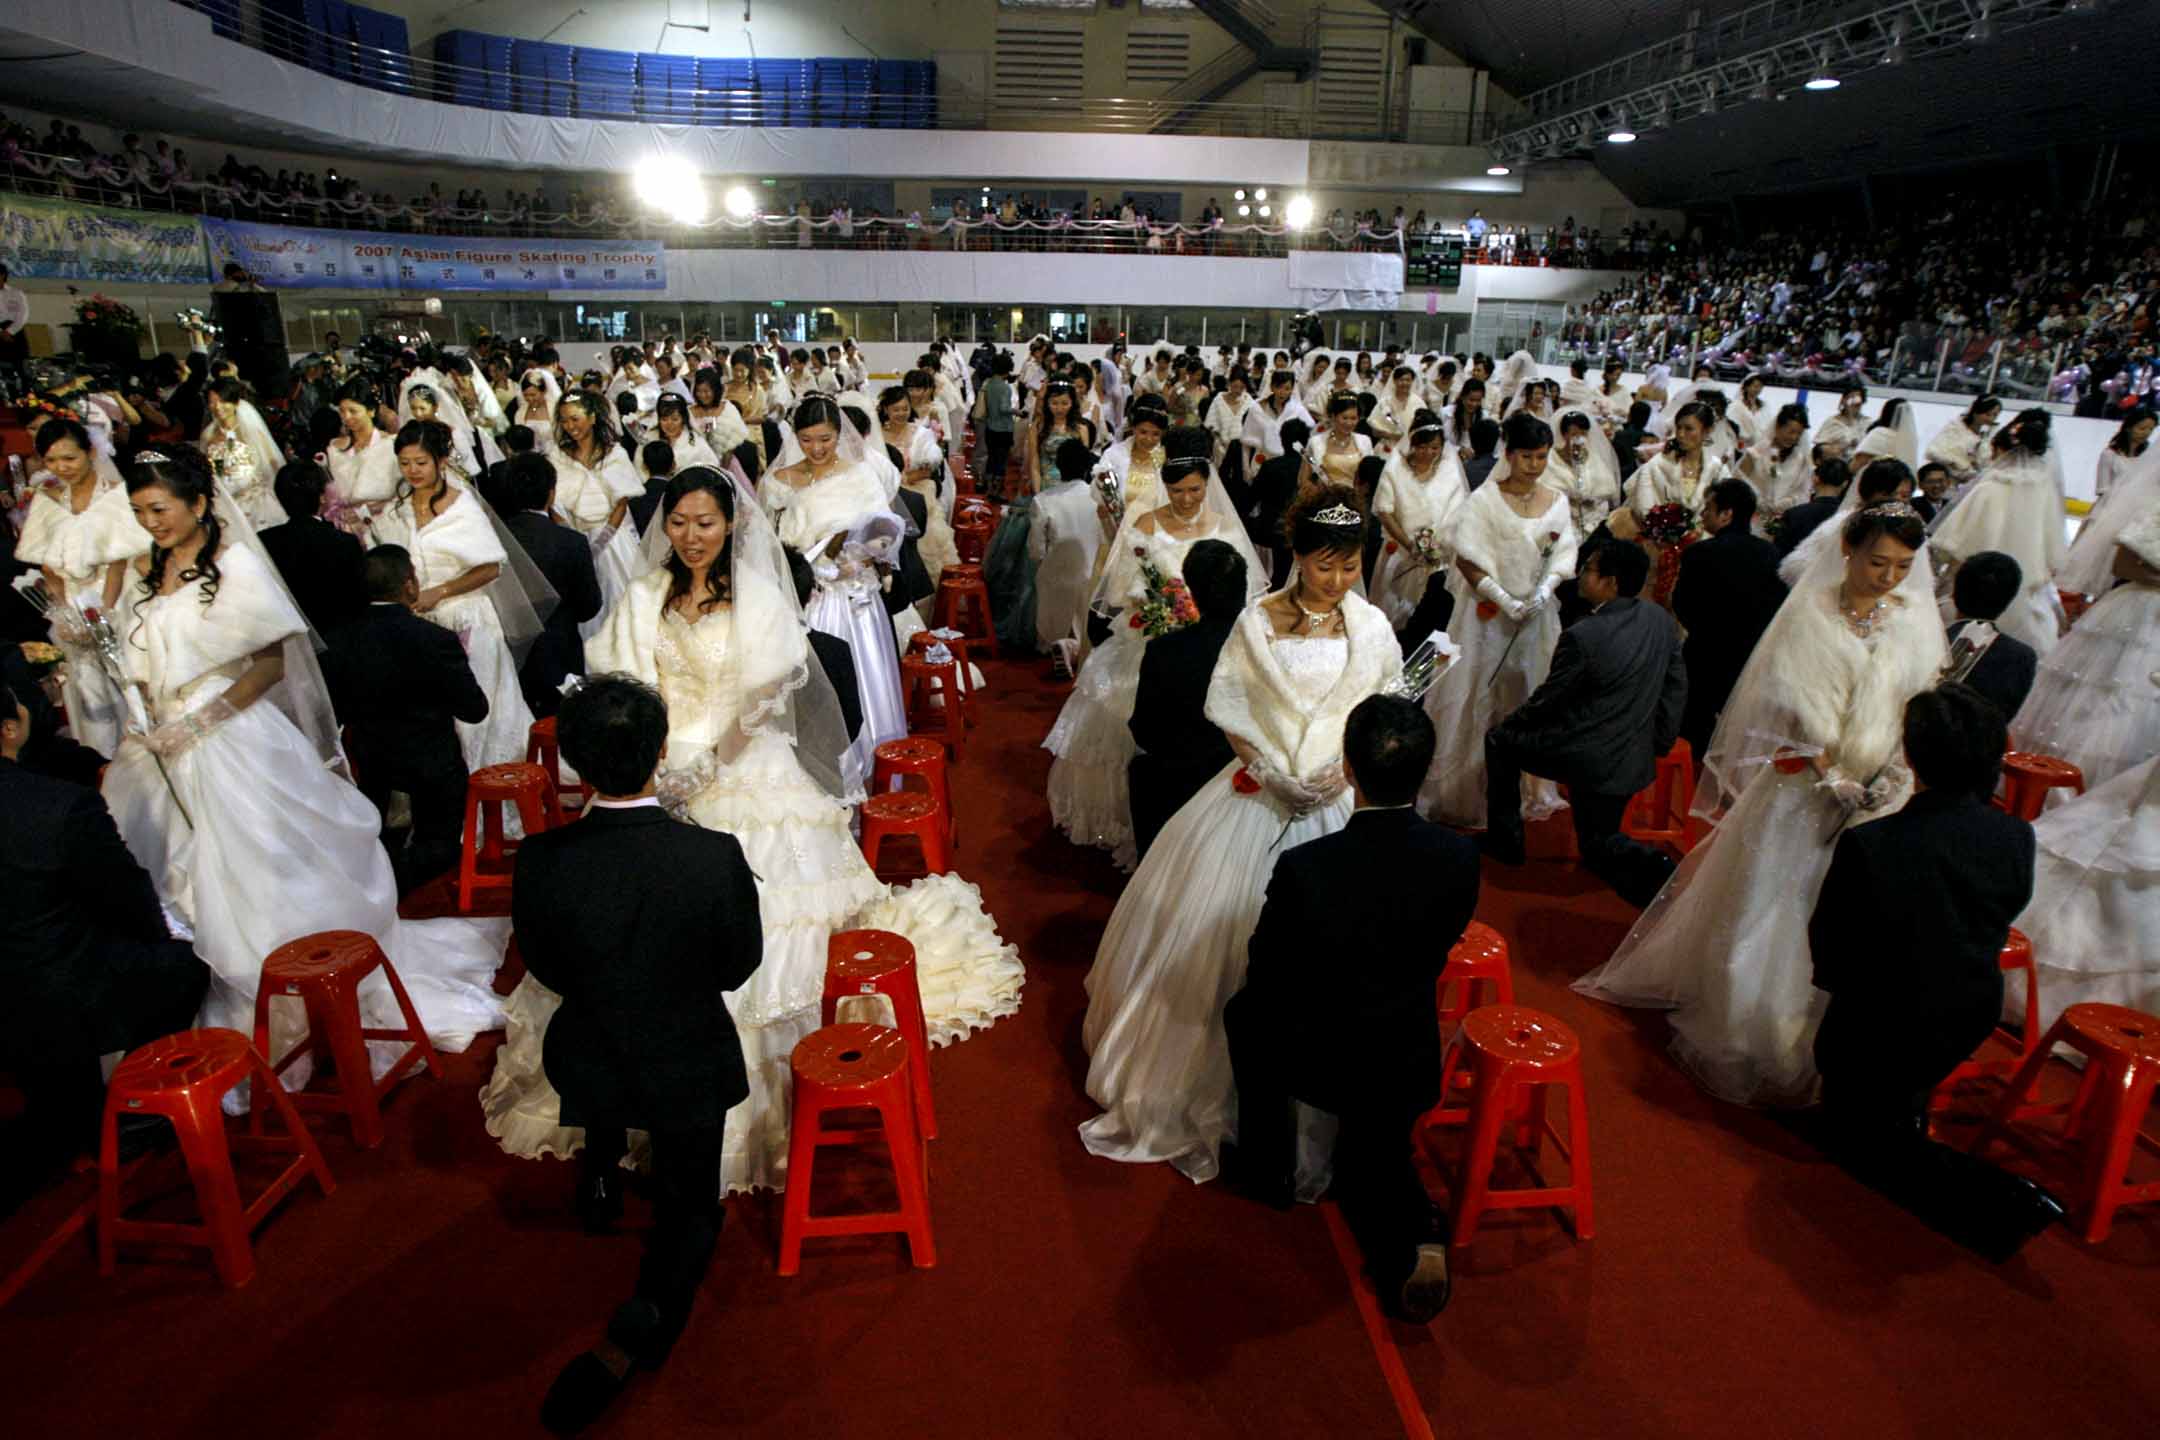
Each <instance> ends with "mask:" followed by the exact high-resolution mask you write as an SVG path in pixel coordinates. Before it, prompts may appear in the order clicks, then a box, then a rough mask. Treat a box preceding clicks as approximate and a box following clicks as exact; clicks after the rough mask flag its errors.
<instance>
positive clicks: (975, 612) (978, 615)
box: [932, 563, 998, 660]
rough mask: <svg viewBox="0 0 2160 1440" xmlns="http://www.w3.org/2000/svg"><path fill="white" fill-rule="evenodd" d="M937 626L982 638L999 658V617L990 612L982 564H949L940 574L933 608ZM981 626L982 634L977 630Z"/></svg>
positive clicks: (988, 590) (988, 592)
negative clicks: (996, 618) (935, 605)
mask: <svg viewBox="0 0 2160 1440" xmlns="http://www.w3.org/2000/svg"><path fill="white" fill-rule="evenodd" d="M932 614H933V616H934V617H935V628H936V629H939V630H958V631H959V632H960V633H961V634H963V635H965V636H967V637H968V638H969V639H971V640H973V639H980V640H981V641H982V642H983V644H985V645H987V646H989V647H990V658H991V659H993V660H995V659H997V653H998V648H997V621H996V620H994V619H992V618H991V615H990V587H989V585H988V584H987V583H986V582H985V581H984V580H983V571H982V566H980V565H968V564H964V563H963V564H958V565H947V566H946V567H945V570H944V573H942V574H941V575H939V576H938V591H937V608H936V609H935V610H934V611H933V612H932ZM977 627H980V629H981V634H980V635H979V636H978V635H977V633H976V629H977Z"/></svg>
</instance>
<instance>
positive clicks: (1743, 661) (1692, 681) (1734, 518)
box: [1672, 480, 1785, 763]
mask: <svg viewBox="0 0 2160 1440" xmlns="http://www.w3.org/2000/svg"><path fill="white" fill-rule="evenodd" d="M1754 520H1755V487H1754V486H1752V485H1750V484H1748V482H1747V481H1745V480H1720V481H1718V483H1717V484H1715V485H1713V486H1711V487H1710V489H1709V492H1708V493H1707V494H1705V495H1704V496H1703V528H1704V529H1705V530H1707V531H1709V532H1710V538H1709V539H1707V540H1704V541H1703V542H1701V543H1700V544H1697V545H1690V546H1688V547H1687V549H1686V550H1684V551H1682V552H1681V554H1680V576H1679V579H1678V580H1676V581H1675V582H1674V584H1673V592H1672V608H1673V616H1674V618H1675V619H1677V620H1679V622H1680V623H1681V624H1682V625H1684V626H1686V627H1687V644H1686V645H1684V646H1683V647H1682V648H1681V654H1682V656H1683V657H1684V658H1685V659H1686V661H1687V710H1686V712H1685V713H1684V714H1683V715H1682V716H1681V720H1680V736H1681V738H1682V739H1684V740H1686V741H1687V742H1688V746H1689V748H1690V749H1692V750H1693V751H1694V752H1695V759H1696V761H1697V763H1700V762H1701V761H1702V759H1703V757H1704V756H1706V755H1708V754H1709V753H1710V737H1711V736H1712V735H1714V734H1715V733H1716V732H1717V722H1718V714H1719V712H1721V711H1722V710H1724V708H1725V702H1726V701H1727V700H1728V699H1730V698H1731V697H1732V692H1733V686H1735V685H1737V684H1738V683H1739V682H1740V672H1741V671H1742V670H1744V669H1746V668H1747V662H1748V657H1749V656H1750V655H1752V654H1754V653H1755V642H1756V641H1758V640H1760V639H1762V634H1763V631H1765V630H1767V629H1769V628H1770V621H1771V620H1772V619H1773V618H1774V617H1775V616H1776V615H1777V612H1778V607H1779V606H1780V605H1783V604H1784V603H1785V582H1784V581H1783V580H1780V579H1778V573H1777V565H1778V557H1777V547H1776V546H1775V545H1772V544H1771V543H1770V542H1769V541H1768V540H1765V539H1763V538H1761V537H1760V536H1758V535H1756V534H1755V533H1754Z"/></svg>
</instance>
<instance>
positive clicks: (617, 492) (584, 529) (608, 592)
mask: <svg viewBox="0 0 2160 1440" xmlns="http://www.w3.org/2000/svg"><path fill="white" fill-rule="evenodd" d="M547 457H548V462H549V463H550V464H552V465H553V466H554V467H555V510H556V513H557V514H559V515H560V516H561V517H562V518H563V520H564V522H565V523H567V524H568V525H569V526H570V528H571V529H573V530H575V531H577V532H578V533H579V534H580V535H583V536H584V537H585V538H586V540H587V541H588V542H590V543H591V544H592V547H593V572H594V574H595V575H597V576H598V577H599V580H600V610H601V614H602V615H604V614H606V613H607V607H608V606H610V605H613V604H614V603H615V601H616V598H617V597H618V596H620V595H621V594H622V593H623V591H624V590H626V589H628V588H629V585H630V579H631V577H632V576H634V575H636V574H637V573H638V570H639V569H640V568H641V566H640V562H639V559H638V547H637V540H636V537H635V536H634V535H633V534H632V533H631V532H632V529H633V527H632V525H631V524H630V517H629V516H627V515H625V516H624V517H623V523H622V524H620V525H618V526H616V527H615V528H614V530H612V531H610V530H609V529H608V523H607V522H608V516H610V515H612V514H614V513H615V504H616V502H617V501H620V500H635V499H637V498H638V497H639V496H641V495H643V494H644V493H645V485H644V482H643V481H641V480H639V479H638V473H637V467H636V466H635V465H632V464H631V463H630V457H629V456H628V455H625V454H624V453H623V448H622V446H620V445H610V446H609V447H608V451H607V454H606V455H605V456H603V457H602V458H601V461H600V464H599V465H598V466H597V467H595V466H589V465H586V464H584V463H583V462H582V461H579V460H575V459H573V458H571V456H570V454H569V452H567V451H565V450H563V449H561V448H560V447H557V448H554V449H551V450H549V451H548V452H547ZM599 630H600V616H599V615H595V616H594V617H593V618H592V619H590V620H588V621H586V622H585V623H584V624H582V625H580V626H578V634H580V635H582V636H583V637H584V638H585V639H587V640H590V639H592V637H593V636H594V635H596V634H598V633H599Z"/></svg>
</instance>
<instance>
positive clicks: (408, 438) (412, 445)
mask: <svg viewBox="0 0 2160 1440" xmlns="http://www.w3.org/2000/svg"><path fill="white" fill-rule="evenodd" d="M392 448H393V449H394V450H418V451H420V452H421V453H422V454H424V455H426V456H428V457H429V458H430V459H432V460H433V461H434V462H435V477H436V481H437V489H436V492H435V507H434V510H431V511H430V512H429V513H430V514H431V515H432V514H434V513H436V512H437V511H440V510H441V509H442V507H443V506H444V505H445V504H447V503H448V502H449V499H450V495H449V490H450V486H449V478H450V477H449V476H447V475H445V474H443V467H444V466H445V465H447V464H448V463H449V461H450V427H449V426H448V425H445V424H443V422H442V421H440V420H408V421H406V422H405V424H404V425H403V426H402V427H401V428H400V429H399V430H398V432H397V442H396V444H395V445H394V446H393V447H392ZM412 493H413V492H412V484H411V482H410V481H408V480H407V479H406V478H405V472H404V471H403V470H402V469H401V470H399V472H398V488H397V498H398V499H400V500H410V499H411V498H412Z"/></svg>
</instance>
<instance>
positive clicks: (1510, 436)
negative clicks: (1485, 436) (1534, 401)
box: [1500, 410, 1589, 452]
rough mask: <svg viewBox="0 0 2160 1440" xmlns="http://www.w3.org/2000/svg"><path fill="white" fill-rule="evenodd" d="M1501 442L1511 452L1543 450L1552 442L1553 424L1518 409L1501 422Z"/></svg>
mask: <svg viewBox="0 0 2160 1440" xmlns="http://www.w3.org/2000/svg"><path fill="white" fill-rule="evenodd" d="M1584 428H1585V429H1587V428H1589V427H1588V426H1587V424H1586V425H1585V426H1584ZM1500 443H1501V444H1502V445H1503V446H1505V447H1506V448H1507V449H1508V450H1509V451H1511V452H1512V451H1516V450H1543V449H1545V448H1546V447H1547V446H1549V445H1551V444H1552V426H1550V425H1548V424H1546V423H1545V422H1544V421H1543V420H1540V419H1539V418H1538V417H1537V416H1535V415H1532V414H1531V413H1530V412H1529V411H1527V410H1518V411H1516V412H1515V413H1514V414H1513V415H1510V416H1508V417H1507V419H1505V420H1503V421H1501V422H1500Z"/></svg>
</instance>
